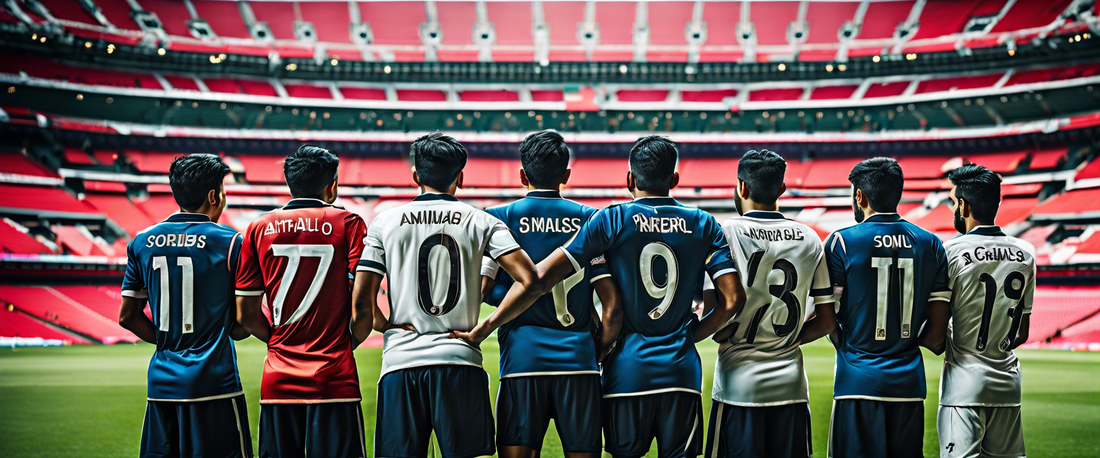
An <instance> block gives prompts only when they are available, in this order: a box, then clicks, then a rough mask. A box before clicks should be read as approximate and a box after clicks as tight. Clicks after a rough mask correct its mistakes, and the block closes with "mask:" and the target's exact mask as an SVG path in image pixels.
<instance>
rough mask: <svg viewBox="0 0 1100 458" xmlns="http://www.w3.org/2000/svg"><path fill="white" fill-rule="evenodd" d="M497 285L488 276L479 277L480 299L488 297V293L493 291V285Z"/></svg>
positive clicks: (483, 299)
mask: <svg viewBox="0 0 1100 458" xmlns="http://www.w3.org/2000/svg"><path fill="white" fill-rule="evenodd" d="M496 285H497V282H496V280H494V279H492V278H489V277H481V300H482V302H484V301H485V298H486V297H489V293H491V292H492V291H493V287H494V286H496Z"/></svg>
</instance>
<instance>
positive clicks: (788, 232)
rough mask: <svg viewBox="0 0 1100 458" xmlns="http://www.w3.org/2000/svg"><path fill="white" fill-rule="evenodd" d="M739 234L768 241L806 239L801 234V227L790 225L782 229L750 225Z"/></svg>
mask: <svg viewBox="0 0 1100 458" xmlns="http://www.w3.org/2000/svg"><path fill="white" fill-rule="evenodd" d="M741 234H742V235H744V236H745V237H748V238H750V239H756V240H767V241H769V242H778V241H780V240H805V239H806V237H805V236H804V235H802V229H798V228H792V227H787V228H782V229H764V228H756V227H751V228H748V229H747V230H743V231H741Z"/></svg>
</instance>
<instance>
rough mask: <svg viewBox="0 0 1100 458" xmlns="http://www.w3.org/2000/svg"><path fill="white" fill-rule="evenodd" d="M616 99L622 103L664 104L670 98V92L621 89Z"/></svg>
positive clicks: (616, 94)
mask: <svg viewBox="0 0 1100 458" xmlns="http://www.w3.org/2000/svg"><path fill="white" fill-rule="evenodd" d="M615 97H617V98H618V99H619V101H620V102H664V101H665V99H667V98H668V91H666V90H633V89H620V90H619V91H618V92H616V93H615Z"/></svg>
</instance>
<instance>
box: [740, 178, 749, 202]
mask: <svg viewBox="0 0 1100 458" xmlns="http://www.w3.org/2000/svg"><path fill="white" fill-rule="evenodd" d="M737 195H738V196H740V197H741V199H748V198H749V185H747V184H745V182H744V181H741V179H740V178H738V179H737Z"/></svg>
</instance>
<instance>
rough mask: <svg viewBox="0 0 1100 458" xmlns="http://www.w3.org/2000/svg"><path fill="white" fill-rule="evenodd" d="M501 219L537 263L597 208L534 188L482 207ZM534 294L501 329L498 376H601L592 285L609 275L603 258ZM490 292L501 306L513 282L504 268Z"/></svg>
mask: <svg viewBox="0 0 1100 458" xmlns="http://www.w3.org/2000/svg"><path fill="white" fill-rule="evenodd" d="M485 211H486V212H488V213H489V214H490V215H493V216H495V217H497V218H498V219H500V220H501V221H503V222H504V224H505V225H507V226H508V228H509V229H510V230H511V231H512V236H513V237H515V239H516V242H518V243H519V246H520V247H521V248H523V250H524V251H526V252H527V254H528V255H529V256H531V259H532V260H534V261H535V262H539V261H541V260H543V259H545V258H546V257H547V256H549V255H550V253H552V252H554V250H555V249H557V248H558V247H560V246H562V245H564V244H566V243H568V242H569V239H571V238H573V236H574V235H575V234H576V233H577V231H578V230H579V229H580V228H581V225H582V224H584V223H585V222H586V221H588V220H589V218H591V217H592V215H593V214H595V213H596V209H595V208H592V207H589V206H586V205H581V204H579V203H576V202H573V201H571V200H566V199H562V197H561V194H560V193H558V191H549V190H537V191H531V192H529V193H527V197H525V198H523V199H520V200H518V201H516V202H513V203H511V204H508V205H502V206H499V207H494V208H490V209H487V210H485ZM583 267H584V269H582V270H580V271H579V272H575V273H574V274H572V275H571V276H569V277H568V278H566V279H565V280H564V281H562V282H561V283H559V284H558V285H557V286H555V287H554V289H553V293H552V294H547V295H545V296H542V297H540V298H538V299H537V300H536V301H535V303H534V304H532V305H531V308H529V309H527V310H526V311H524V312H523V313H522V314H520V316H518V317H516V319H515V320H512V321H510V322H508V323H507V324H505V325H504V326H501V327H500V330H499V331H497V337H498V339H499V341H500V378H506V377H516V376H526V375H539V374H546V373H553V374H555V375H560V374H585V373H588V374H599V368H598V367H597V365H596V345H595V341H594V340H593V337H592V333H591V331H592V328H593V326H594V323H593V321H592V310H593V305H592V285H591V283H592V282H594V281H596V280H598V279H601V278H604V277H607V276H609V274H608V272H607V265H606V263H604V262H603V258H602V256H601V257H598V258H597V259H595V260H590V261H589V262H587V263H585V265H584V266H583ZM496 281H497V285H496V287H495V288H493V294H490V295H489V297H486V298H485V301H486V302H487V303H489V304H491V305H499V304H500V301H501V300H502V299H503V298H504V294H505V293H507V291H508V288H510V287H511V286H512V284H513V283H515V280H513V279H512V277H510V276H509V275H508V273H507V272H504V271H500V272H499V273H498V274H497V276H496Z"/></svg>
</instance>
